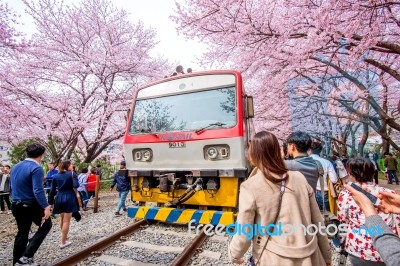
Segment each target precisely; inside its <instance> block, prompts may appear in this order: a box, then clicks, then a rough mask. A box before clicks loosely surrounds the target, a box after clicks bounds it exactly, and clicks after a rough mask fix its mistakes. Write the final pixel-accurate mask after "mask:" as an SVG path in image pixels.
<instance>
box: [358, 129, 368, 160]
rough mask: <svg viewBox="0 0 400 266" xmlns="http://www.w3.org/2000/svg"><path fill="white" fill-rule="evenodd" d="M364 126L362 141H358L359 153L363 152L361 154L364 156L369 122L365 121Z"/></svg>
mask: <svg viewBox="0 0 400 266" xmlns="http://www.w3.org/2000/svg"><path fill="white" fill-rule="evenodd" d="M362 127H363V133H362V136H361V139H360V142H359V143H358V153H359V154H361V156H364V147H365V143H367V140H368V135H369V127H368V124H367V123H363V124H362Z"/></svg>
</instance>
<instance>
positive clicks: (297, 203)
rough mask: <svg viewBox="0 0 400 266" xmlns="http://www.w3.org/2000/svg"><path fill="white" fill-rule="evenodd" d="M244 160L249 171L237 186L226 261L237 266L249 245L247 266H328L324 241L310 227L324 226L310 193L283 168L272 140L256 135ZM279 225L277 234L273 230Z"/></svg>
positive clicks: (301, 179) (302, 179) (299, 178)
mask: <svg viewBox="0 0 400 266" xmlns="http://www.w3.org/2000/svg"><path fill="white" fill-rule="evenodd" d="M249 159H250V163H251V164H252V165H254V166H255V168H254V170H253V171H252V173H251V174H250V177H249V178H248V179H247V180H246V181H244V182H243V183H242V184H241V186H240V194H239V214H238V218H237V228H240V229H241V231H240V232H236V233H235V235H234V236H233V238H232V241H231V243H230V245H229V250H228V253H229V257H230V259H231V261H232V262H234V263H242V262H243V255H244V254H245V253H246V251H247V249H248V248H249V247H250V244H251V243H253V257H252V258H251V263H252V264H253V265H261V266H262V265H287V266H294V265H302V266H306V265H310V266H312V265H330V263H331V252H330V246H329V242H328V238H327V236H326V235H322V234H320V233H319V232H318V230H315V229H316V228H314V227H313V226H310V225H318V224H319V223H320V224H322V225H323V224H324V220H323V218H322V215H321V213H320V211H319V208H318V205H317V202H316V200H315V195H314V191H313V189H312V188H311V187H310V185H309V184H308V182H307V180H306V179H305V177H304V175H302V174H301V173H300V172H298V171H288V170H287V169H286V166H285V163H284V160H283V158H282V156H281V149H280V147H279V142H278V139H277V138H276V137H275V135H273V134H272V133H270V132H266V131H262V132H259V133H257V134H256V135H255V136H254V138H253V139H252V141H251V144H250V148H249ZM255 225H257V227H258V228H257V229H256V228H254V226H255ZM280 226H282V227H281V228H283V229H282V230H276V229H277V228H279V227H280ZM289 226H291V228H289ZM303 226H304V227H303ZM252 227H253V228H252ZM251 228H252V229H251ZM304 228H307V230H303V229H304ZM270 229H275V230H270ZM242 231H243V232H242Z"/></svg>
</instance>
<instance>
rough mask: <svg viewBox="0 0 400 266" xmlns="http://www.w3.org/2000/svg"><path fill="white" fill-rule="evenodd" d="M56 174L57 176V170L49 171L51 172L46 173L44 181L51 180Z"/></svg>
mask: <svg viewBox="0 0 400 266" xmlns="http://www.w3.org/2000/svg"><path fill="white" fill-rule="evenodd" d="M56 174H58V171H57V169H53V170H51V171H48V172H47V175H46V180H47V181H49V180H53V176H55V175H56Z"/></svg>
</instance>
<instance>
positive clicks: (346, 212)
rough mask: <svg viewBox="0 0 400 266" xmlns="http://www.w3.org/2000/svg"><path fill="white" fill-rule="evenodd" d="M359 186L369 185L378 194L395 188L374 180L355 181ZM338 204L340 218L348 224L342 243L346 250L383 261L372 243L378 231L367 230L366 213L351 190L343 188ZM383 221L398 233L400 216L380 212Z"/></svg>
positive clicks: (371, 190) (370, 259) (373, 259)
mask: <svg viewBox="0 0 400 266" xmlns="http://www.w3.org/2000/svg"><path fill="white" fill-rule="evenodd" d="M355 183H356V184H357V185H358V186H360V187H361V186H367V188H369V190H370V193H371V194H373V195H377V194H378V193H379V192H380V191H386V192H392V193H395V192H394V191H393V190H390V189H386V188H383V187H380V186H378V185H376V184H374V183H373V182H365V183H360V182H355ZM337 204H338V219H339V221H340V222H341V223H344V224H348V234H347V236H343V237H341V243H342V244H343V243H344V247H345V250H346V251H347V252H348V253H349V254H351V255H353V256H356V257H359V258H361V259H363V260H368V261H378V262H382V261H383V260H382V258H381V256H380V254H379V253H378V252H377V251H376V249H375V247H374V246H373V244H372V237H371V234H374V233H377V232H375V231H372V230H371V232H367V230H365V227H364V226H365V215H364V213H363V212H362V211H361V209H360V207H359V206H358V205H357V203H356V202H355V201H354V199H353V197H352V195H351V192H350V191H348V190H347V189H343V190H342V191H341V192H340V194H339V197H338V200H337ZM378 215H379V216H381V217H382V219H383V221H384V222H385V223H386V224H387V225H388V226H389V227H390V228H391V229H392V230H393V232H394V233H397V229H396V224H395V223H397V225H398V226H399V225H400V216H399V215H397V214H385V213H383V212H379V213H378Z"/></svg>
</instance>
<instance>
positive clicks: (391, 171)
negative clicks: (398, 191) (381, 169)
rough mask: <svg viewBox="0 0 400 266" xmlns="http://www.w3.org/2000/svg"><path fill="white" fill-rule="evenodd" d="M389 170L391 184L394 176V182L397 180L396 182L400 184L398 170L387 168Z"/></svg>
mask: <svg viewBox="0 0 400 266" xmlns="http://www.w3.org/2000/svg"><path fill="white" fill-rule="evenodd" d="M387 172H388V178H389V181H388V182H389V184H392V178H394V182H396V184H397V185H398V184H399V179H398V178H397V173H396V171H393V170H387Z"/></svg>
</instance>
